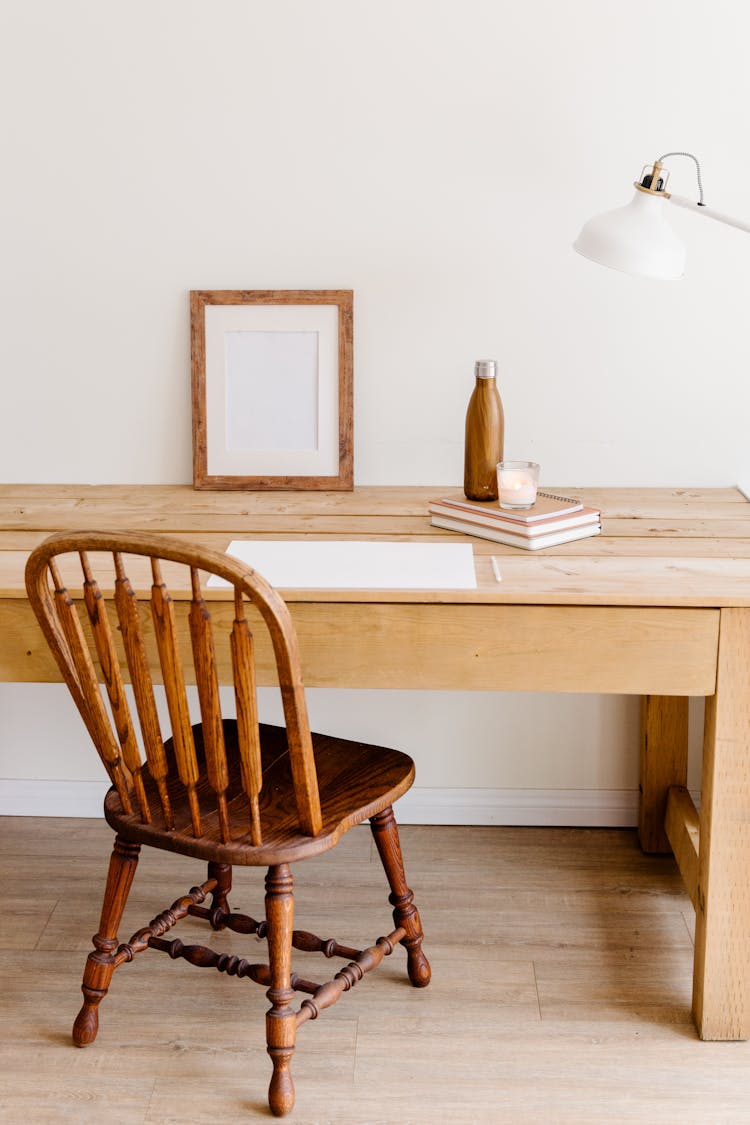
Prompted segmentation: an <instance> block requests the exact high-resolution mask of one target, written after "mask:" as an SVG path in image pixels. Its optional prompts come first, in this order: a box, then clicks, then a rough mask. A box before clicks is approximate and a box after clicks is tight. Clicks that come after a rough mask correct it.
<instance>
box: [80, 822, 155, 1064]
mask: <svg viewBox="0 0 750 1125" xmlns="http://www.w3.org/2000/svg"><path fill="white" fill-rule="evenodd" d="M140 850H141V845H140V844H131V843H129V842H128V841H127V840H123V839H122V837H120V836H117V837H116V838H115V843H114V848H113V849H112V856H111V858H110V861H109V872H108V874H107V885H106V888H105V890H104V902H103V904H102V915H101V919H100V921H99V932H98V933H96V934H94V937H93V938H92V941H93V943H94V948H95V952H94V953H89V955H88V959H87V961H86V967H85V969H84V972H83V984H82V985H81V991H82V992H83V1007H82V1008H81V1010H80V1012H79V1013H78V1015H77V1016H76V1021H75V1023H74V1024H73V1042H74V1043H75V1044H76V1046H78V1047H86V1046H88V1044H89V1043H93V1042H94V1040H95V1039H96V1033H97V1032H98V1030H99V1005H100V1004H101V1002H102V1000H103V999H104V997H105V996H106V995H107V989H108V988H109V982H110V980H111V979H112V973H113V972H114V968H115V965H114V953H115V951H116V950H117V931H118V929H119V926H120V921H121V919H122V914H123V911H124V909H125V903H126V902H127V901H128V894H129V892H130V887H131V885H132V883H133V876H134V875H135V869H136V867H137V866H138V856H139V854H140Z"/></svg>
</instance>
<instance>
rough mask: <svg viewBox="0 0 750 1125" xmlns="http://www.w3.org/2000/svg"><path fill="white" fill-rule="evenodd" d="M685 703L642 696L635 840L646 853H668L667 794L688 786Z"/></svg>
mask: <svg viewBox="0 0 750 1125" xmlns="http://www.w3.org/2000/svg"><path fill="white" fill-rule="evenodd" d="M687 768H688V700H687V699H686V698H684V697H679V696H659V695H645V696H644V697H643V700H642V704H641V771H640V778H641V783H640V802H639V810H638V836H639V839H640V841H641V847H642V848H643V850H644V851H645V852H667V851H669V847H670V842H671V841H669V840H668V839H667V834H666V833H665V829H664V818H665V816H666V811H667V793H668V791H669V787H670V786H672V785H686V784H687Z"/></svg>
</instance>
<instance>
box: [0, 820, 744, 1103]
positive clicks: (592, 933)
mask: <svg viewBox="0 0 750 1125" xmlns="http://www.w3.org/2000/svg"><path fill="white" fill-rule="evenodd" d="M402 840H403V845H404V852H405V856H406V862H407V875H408V878H409V881H410V883H411V885H412V887H413V888H414V890H415V892H416V894H417V902H418V904H419V906H420V909H421V911H422V917H423V921H424V923H425V930H426V933H427V940H426V943H425V948H426V949H427V951H428V955H429V957H430V960H431V962H432V966H433V983H432V984H431V986H430V987H429V988H428V989H425V990H416V989H412V988H410V987H409V986H408V984H407V983H405V981H406V978H405V974H404V972H403V969H404V958H403V955H402V953H401V951H400V950H398V951H397V952H396V953H394V955H393V957H392V958H391V959H390V960H389V961H388V962H386V963H385V965H384V966H383V967H382V968H381V969H380V970H379V971H377V972H376V973H374V974H373V975H372V976H370V977H368V978H366V979H365V981H363V982H362V983H361V984H360V985H358V986H357V988H356V989H355V990H354V991H353V992H352V993H350V994H348V995H346V994H345V995H344V997H343V998H342V1000H341V1001H340V1003H339V1004H338V1005H337V1006H336V1007H335V1008H333V1009H331V1010H329V1011H327V1012H324V1013H323V1014H322V1015H321V1017H320V1019H319V1020H318V1021H316V1022H315V1023H313V1024H307V1025H306V1026H304V1027H303V1028H302V1029H301V1031H300V1035H299V1039H298V1049H297V1053H296V1056H295V1059H294V1063H293V1072H294V1076H295V1080H296V1086H297V1105H296V1108H295V1111H294V1112H293V1114H292V1115H291V1116H290V1117H289V1118H288V1119H287V1120H289V1121H290V1122H295V1123H305V1125H312V1123H319V1125H323V1123H325V1125H365V1123H366V1125H441V1123H443V1122H444V1123H446V1125H448V1123H450V1125H476V1123H483V1122H488V1123H495V1122H497V1123H502V1125H527V1123H529V1125H531V1123H534V1125H536V1123H539V1125H557V1123H560V1125H568V1123H569V1125H584V1123H592V1125H594V1123H595V1125H599V1123H602V1122H607V1123H609V1122H613V1123H618V1122H643V1123H646V1125H659V1123H667V1125H676V1123H677V1122H679V1123H680V1125H686V1123H693V1122H694V1123H696V1125H698V1123H700V1125H718V1123H720V1122H736V1123H738V1125H739V1123H745V1122H747V1121H748V1120H749V1119H750V1044H748V1043H701V1042H700V1041H699V1040H698V1039H697V1036H696V1034H695V1031H694V1029H693V1026H692V1023H691V1020H690V1016H689V1006H690V991H691V962H692V943H691V929H692V908H691V906H690V903H689V900H688V898H687V896H686V894H685V893H684V892H683V890H682V888H681V884H680V881H679V877H678V875H677V873H676V869H675V866H674V863H673V861H672V860H671V859H669V858H658V859H654V858H647V857H644V856H642V855H641V853H640V852H639V850H638V847H637V844H636V841H635V836H634V833H633V832H631V831H626V830H622V831H620V830H592V829H530V828H453V827H440V828H432V827H406V828H404V829H403V830H402ZM110 843H111V833H110V831H109V829H108V828H107V827H106V826H105V825H104V823H103V822H99V821H93V820H53V819H23V818H6V819H4V820H0V854H2V856H3V865H2V868H3V870H2V882H1V884H0V893H1V894H2V899H1V900H0V901H1V902H2V907H3V909H2V913H1V914H0V995H2V1007H1V1010H0V1029H1V1030H0V1121H2V1122H7V1123H11V1125H25V1123H34V1125H36V1123H47V1122H49V1123H50V1125H52V1123H54V1125H59V1123H62V1122H75V1123H76V1125H89V1123H91V1125H94V1123H96V1125H99V1123H101V1122H102V1121H107V1122H110V1123H112V1125H131V1123H132V1125H136V1123H137V1125H168V1123H169V1125H172V1123H174V1125H177V1123H179V1125H194V1123H195V1125H197V1123H207V1125H208V1123H210V1125H216V1123H217V1122H219V1121H229V1122H237V1121H252V1120H262V1119H264V1118H265V1119H268V1118H269V1116H270V1115H269V1112H268V1109H267V1105H266V1100H265V1094H266V1088H267V1083H268V1077H269V1072H270V1062H269V1060H268V1058H267V1056H266V1053H265V1048H264V1041H263V1034H264V1026H263V1025H264V1020H263V1013H264V1011H265V1009H266V1007H267V1001H266V1000H265V997H264V995H263V990H262V989H261V988H259V987H258V986H257V985H254V984H252V983H251V982H249V981H242V980H240V981H238V980H234V979H227V978H226V977H225V976H224V975H219V974H218V973H216V972H215V971H214V970H208V969H207V970H199V969H196V968H194V967H192V966H189V965H187V964H185V963H184V962H175V963H173V962H171V961H170V960H168V959H167V958H166V957H165V956H164V955H162V954H158V953H155V952H154V953H152V952H147V953H145V954H143V955H141V957H140V958H139V959H137V960H136V961H135V962H134V963H133V964H131V965H124V966H122V968H121V969H119V970H118V972H117V973H116V974H115V978H114V981H113V986H112V989H111V991H110V994H109V996H108V997H107V999H106V1000H105V1001H104V1004H103V1006H102V1019H101V1030H100V1034H99V1038H98V1040H97V1042H96V1043H95V1044H94V1045H93V1046H91V1047H89V1048H87V1049H86V1050H78V1049H76V1048H74V1047H73V1046H71V1045H70V1039H69V1033H70V1026H71V1023H72V1020H73V1017H74V1015H75V1013H76V1011H77V1009H78V1005H79V996H80V993H79V991H78V989H79V985H80V974H81V970H82V967H83V961H84V958H85V954H86V952H87V951H88V949H89V948H90V946H89V941H90V936H91V934H92V933H93V932H94V930H95V929H96V926H97V922H98V913H99V899H100V893H101V889H102V885H103V879H104V874H105V870H106V863H107V856H108V854H109V847H110ZM296 876H297V915H296V923H297V925H298V926H299V927H300V928H304V929H310V930H313V931H314V932H316V933H318V934H319V935H320V936H321V937H329V936H336V937H338V938H339V939H340V940H342V941H347V942H351V943H353V944H357V943H362V944H369V942H371V941H372V940H374V939H375V938H376V937H378V936H379V935H380V934H381V933H383V932H385V931H386V930H387V929H388V928H389V925H388V923H389V920H390V919H389V908H388V907H387V903H386V889H385V882H384V877H383V874H382V870H381V869H380V866H379V861H378V859H377V855H376V854H374V853H373V848H372V845H371V841H370V835H369V832H368V831H367V830H366V829H356V830H354V831H353V832H351V833H349V835H348V836H347V837H346V838H345V840H344V841H342V843H341V844H340V845H339V847H338V848H337V849H335V851H334V852H333V853H331V854H329V855H328V856H324V857H321V858H319V859H316V860H312V861H309V862H308V863H307V864H303V865H299V866H298V867H297V869H296ZM202 877H203V873H202V869H201V867H200V865H198V864H196V863H195V862H193V861H189V860H183V859H182V858H180V857H173V856H168V855H165V854H157V853H154V852H152V851H147V850H146V849H144V858H143V859H142V861H141V865H140V868H139V871H138V874H137V876H136V882H135V885H134V889H133V892H132V894H131V901H130V903H129V905H128V909H127V914H126V918H125V921H124V924H123V928H122V930H121V934H120V936H121V938H122V939H127V938H128V937H130V935H131V933H132V932H133V931H134V930H136V929H138V928H139V927H140V926H141V925H144V924H145V923H146V922H147V921H148V920H149V919H150V918H151V917H153V915H154V914H155V913H157V912H158V911H160V910H161V909H163V908H164V907H165V906H167V905H169V903H170V902H171V901H172V899H173V898H176V897H177V896H178V895H180V894H182V893H184V892H185V891H186V890H187V889H188V888H189V887H190V886H191V885H192V884H193V883H194V882H197V881H199V879H201V878H202ZM230 901H231V904H232V906H233V907H235V908H236V909H240V910H243V911H246V912H248V913H251V914H253V915H254V916H255V917H259V916H261V915H262V873H259V872H255V871H244V872H243V871H240V872H238V874H237V875H236V880H235V889H234V893H233V894H232V896H231V900H230ZM347 918H348V919H349V921H348V922H347ZM173 933H174V934H176V936H180V937H181V938H182V939H183V940H184V941H189V940H198V941H201V940H204V939H206V940H207V942H208V943H210V944H213V945H214V946H215V947H216V948H220V947H226V948H234V949H235V950H236V951H237V952H239V953H240V955H243V956H247V957H248V958H249V959H250V960H256V959H257V960H263V959H265V947H264V946H258V945H257V944H256V941H255V939H254V938H242V937H240V936H239V935H231V934H230V935H225V934H218V935H211V934H210V931H209V935H208V937H207V938H206V934H205V930H204V928H203V925H202V924H201V923H199V922H197V921H196V920H193V919H190V920H187V921H186V922H184V923H181V924H180V926H178V927H177V929H176V930H175V931H173ZM463 939H465V940H463ZM256 950H257V952H256ZM297 957H298V963H297V966H296V967H297V969H298V971H302V966H304V970H303V971H304V972H306V973H307V974H308V975H310V976H313V977H315V975H316V971H315V970H316V969H317V967H318V960H317V958H315V957H314V955H310V954H298V955H297ZM300 962H301V964H300ZM329 964H330V963H327V962H326V963H325V966H327V965H329ZM311 966H314V968H313V967H311ZM323 975H324V974H323V973H321V974H320V975H319V976H318V979H323Z"/></svg>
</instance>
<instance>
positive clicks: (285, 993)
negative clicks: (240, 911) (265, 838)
mask: <svg viewBox="0 0 750 1125" xmlns="http://www.w3.org/2000/svg"><path fill="white" fill-rule="evenodd" d="M293 887H294V880H293V878H292V873H291V871H290V869H289V864H288V863H280V864H277V865H275V866H273V867H269V869H268V874H267V876H266V923H267V933H266V936H267V938H268V960H269V965H270V976H271V987H270V988H269V989H268V991H267V992H266V996H267V997H268V999H269V1000H270V1001H271V1007H270V1008H269V1010H268V1012H267V1013H266V1042H267V1050H268V1053H269V1055H270V1056H271V1060H272V1062H273V1074H272V1076H271V1084H270V1086H269V1087H268V1104H269V1105H270V1107H271V1112H272V1113H273V1114H274V1115H275V1116H276V1117H283V1116H284V1114H286V1113H289V1112H290V1110H291V1109H292V1107H293V1106H294V1083H293V1082H292V1076H291V1074H290V1073H289V1064H290V1063H291V1059H292V1055H293V1054H294V1041H295V1036H296V1032H297V1017H296V1015H295V1013H294V1010H293V1009H292V1007H291V1003H292V1000H293V999H294V989H293V988H292V987H291V975H292V928H293V925H294V895H293Z"/></svg>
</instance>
